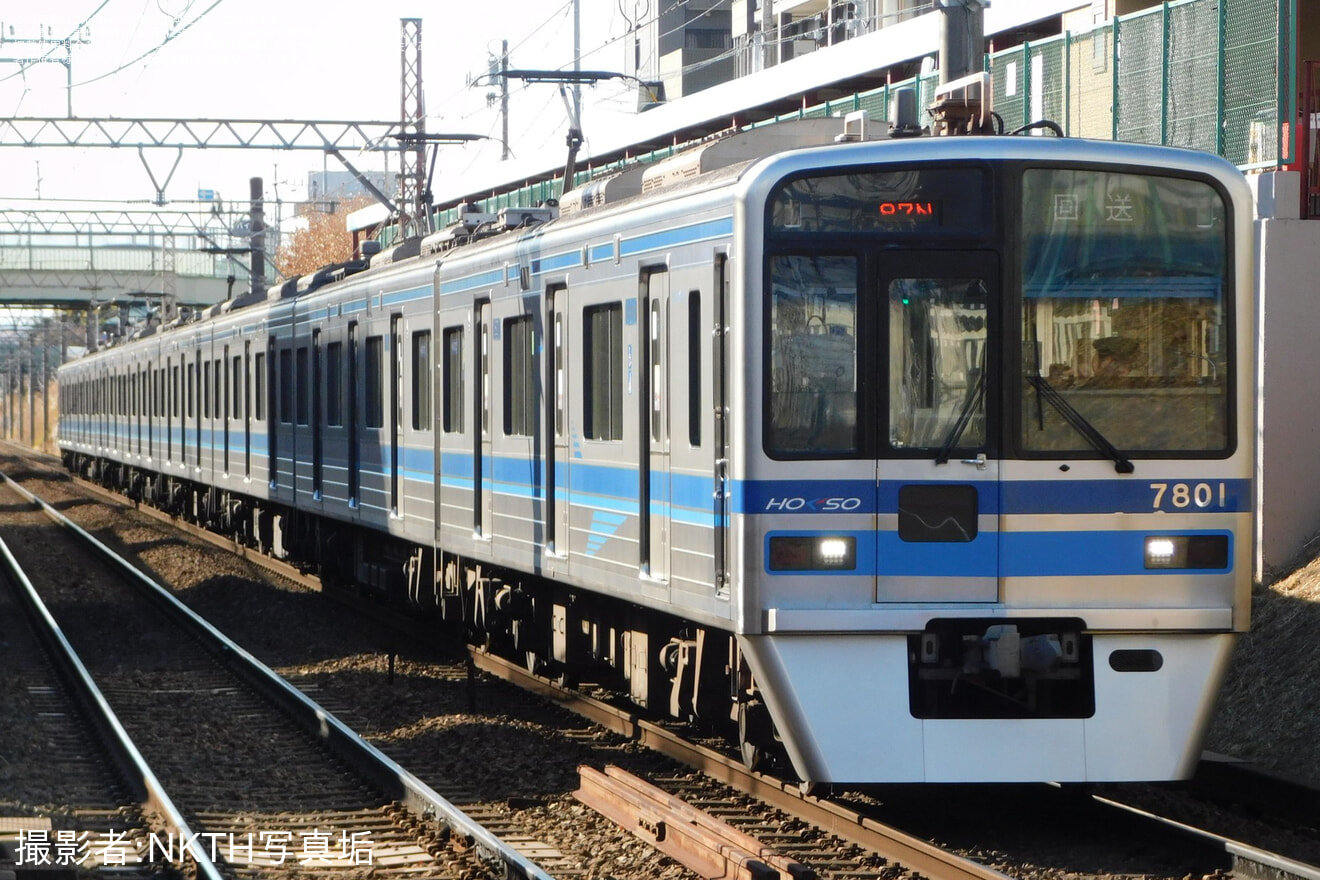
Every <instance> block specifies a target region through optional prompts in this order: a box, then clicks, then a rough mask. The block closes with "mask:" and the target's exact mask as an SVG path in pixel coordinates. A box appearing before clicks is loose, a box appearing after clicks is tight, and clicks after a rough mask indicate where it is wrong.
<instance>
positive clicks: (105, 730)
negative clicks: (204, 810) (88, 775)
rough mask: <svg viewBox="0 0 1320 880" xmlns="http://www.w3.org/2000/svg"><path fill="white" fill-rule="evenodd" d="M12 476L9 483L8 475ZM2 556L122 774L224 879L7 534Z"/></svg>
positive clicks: (209, 877) (200, 863)
mask: <svg viewBox="0 0 1320 880" xmlns="http://www.w3.org/2000/svg"><path fill="white" fill-rule="evenodd" d="M6 481H7V482H8V478H6ZM9 485H10V486H14V487H15V488H18V490H19V492H20V493H22V494H27V493H26V492H25V491H24V490H22V489H21V488H19V487H16V486H15V484H14V483H12V482H10V483H9ZM0 557H3V559H4V568H5V574H6V575H7V576H8V577H9V579H10V580H11V581H12V582H13V584H14V586H15V587H17V590H16V592H17V593H18V595H19V598H20V600H21V601H22V603H23V608H24V610H25V611H26V612H27V614H28V617H29V618H30V619H31V621H32V624H33V629H34V630H35V632H36V634H37V638H38V639H40V640H41V642H42V644H43V646H44V647H45V648H46V654H47V656H49V657H50V659H51V662H52V663H53V664H54V666H55V668H56V671H57V673H58V674H59V676H60V677H61V678H62V679H63V680H64V681H65V684H66V685H67V686H68V687H69V688H70V689H71V691H72V693H73V696H74V699H75V700H76V702H77V703H78V704H79V705H81V706H82V708H83V710H84V711H85V712H86V717H87V718H88V720H89V721H90V722H91V723H92V725H93V726H94V727H96V728H97V732H98V736H99V739H100V742H101V743H102V744H103V745H105V746H106V748H107V749H108V750H109V752H110V754H111V755H112V756H113V759H114V760H115V761H116V763H118V764H119V768H120V775H121V776H123V779H124V781H125V782H126V783H127V784H128V785H129V786H130V787H131V788H132V789H134V796H135V797H137V798H138V799H139V800H140V801H141V802H142V804H143V806H144V807H146V808H147V809H148V810H149V811H152V812H154V814H155V815H156V816H158V817H159V818H160V820H161V822H162V823H163V824H164V825H165V827H166V828H168V829H169V831H170V832H171V833H173V834H177V835H178V840H179V841H180V844H181V847H180V853H181V854H182V852H183V848H184V847H186V848H187V851H188V854H189V855H190V856H191V857H192V861H193V863H194V864H195V865H196V867H197V876H198V877H200V878H204V880H221V878H222V877H223V875H222V874H221V873H220V869H219V868H218V867H217V866H216V864H215V862H214V861H212V860H211V857H210V855H209V854H208V853H207V851H206V848H205V847H204V846H202V844H201V839H200V837H198V835H196V834H194V833H193V831H192V829H191V828H189V827H188V821H187V820H186V819H184V817H183V814H182V813H181V812H179V808H178V807H176V806H175V805H174V801H173V800H172V799H171V798H170V796H169V793H168V792H166V791H165V787H164V786H163V785H162V784H161V782H160V779H159V778H158V777H157V776H156V774H155V772H154V771H153V770H152V769H151V766H150V765H149V764H147V761H146V759H145V758H143V757H142V752H141V751H140V750H139V749H138V747H137V745H136V744H135V743H134V742H133V739H132V738H131V737H130V736H129V735H128V731H126V730H125V729H124V726H123V724H121V723H120V721H119V717H118V716H117V715H116V714H115V711H114V709H112V708H110V703H109V702H108V701H107V700H106V698H105V695H104V694H102V693H101V689H100V688H99V687H97V686H96V682H94V681H93V680H92V677H91V675H90V674H89V673H88V672H87V667H86V666H85V665H84V664H83V662H82V660H81V659H80V658H79V657H78V654H77V652H76V651H74V649H73V646H72V645H71V644H69V640H68V639H67V638H66V637H65V635H64V631H63V630H61V629H60V625H59V624H58V623H56V621H55V618H54V617H53V616H52V615H51V613H50V610H49V609H48V608H47V607H46V603H45V602H43V601H41V596H39V595H38V594H37V590H36V587H34V586H33V585H32V581H31V580H29V579H28V576H27V574H26V573H25V572H24V571H23V567H22V566H21V565H19V564H18V560H17V559H15V558H14V555H13V554H12V553H11V552H10V551H9V545H8V544H6V543H5V542H4V540H3V539H0Z"/></svg>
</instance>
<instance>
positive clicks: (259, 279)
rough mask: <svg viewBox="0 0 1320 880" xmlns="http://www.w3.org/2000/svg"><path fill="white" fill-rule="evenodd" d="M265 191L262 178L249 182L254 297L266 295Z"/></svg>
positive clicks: (250, 257)
mask: <svg viewBox="0 0 1320 880" xmlns="http://www.w3.org/2000/svg"><path fill="white" fill-rule="evenodd" d="M264 189H265V187H264V186H263V185H262V182H261V178H260V177H253V178H250V179H249V180H248V192H249V194H250V196H251V199H252V206H251V208H250V209H249V212H248V233H249V235H250V236H251V239H250V244H249V262H250V263H251V265H252V270H251V272H252V274H251V277H250V280H249V281H248V289H249V290H250V291H251V292H252V294H253V295H254V296H265V295H266V215H265V206H264V202H263V201H262V198H263V196H264Z"/></svg>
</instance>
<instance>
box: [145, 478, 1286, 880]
mask: <svg viewBox="0 0 1320 880" xmlns="http://www.w3.org/2000/svg"><path fill="white" fill-rule="evenodd" d="M120 501H121V502H122V499H120ZM144 512H146V511H145V509H144ZM207 537H208V540H213V541H214V540H216V537H215V536H207ZM219 541H220V543H221V544H222V545H223V544H227V542H224V541H223V539H219ZM263 564H264V561H263ZM275 567H276V568H277V569H280V574H281V575H282V576H284V577H289V578H296V577H298V573H297V572H293V571H289V570H288V569H287V568H283V569H281V567H280V566H278V564H277V565H276V566H275ZM346 600H347V601H350V602H351V601H352V597H346ZM355 607H357V608H358V609H359V611H360V612H361V615H365V614H367V613H369V612H370V613H375V612H379V611H380V609H378V608H374V607H372V606H370V605H369V604H358V605H357V606H355ZM361 615H354V616H355V617H359V618H360V616H361ZM392 625H397V626H401V627H404V628H407V627H412V628H413V630H414V632H415V633H416V634H417V635H418V636H419V637H421V638H426V637H428V636H431V635H433V634H431V633H428V632H426V631H425V629H424V627H419V626H418V625H417V624H416V622H412V621H410V622H399V621H397V620H396V621H394V622H393V623H392ZM472 662H473V664H475V665H477V666H479V667H480V668H481V669H482V670H483V671H484V672H485V673H486V674H487V675H491V676H496V677H500V678H508V679H523V680H526V679H527V676H526V674H525V671H524V670H522V669H521V668H520V667H516V666H514V665H512V664H508V663H506V662H504V661H502V660H500V659H499V658H496V657H492V656H490V655H486V654H483V653H481V652H477V653H475V654H474V655H473V658H472ZM321 683H322V684H324V681H323V680H322V682H321ZM306 684H307V685H308V686H313V687H314V686H317V682H316V681H309V682H307V683H306ZM525 686H526V685H525ZM530 686H531V687H533V688H534V689H536V690H538V691H539V692H540V693H543V694H545V695H547V696H548V697H549V698H550V699H551V700H552V701H553V702H555V703H556V704H559V705H564V706H569V705H570V704H571V705H572V708H573V709H574V711H578V712H583V713H585V714H586V715H587V716H588V717H590V718H591V719H592V720H593V722H595V723H602V724H605V725H607V726H608V727H610V728H611V729H613V730H617V731H619V732H621V733H622V734H623V736H624V737H625V738H626V740H627V742H630V743H635V744H639V745H644V746H647V747H649V748H657V749H659V750H660V751H661V752H662V753H663V754H666V755H672V756H674V757H675V758H676V759H677V760H681V761H682V762H685V763H686V764H688V765H689V766H695V767H699V768H701V769H700V771H699V772H696V771H692V770H688V769H684V768H682V767H678V766H676V765H669V764H663V763H662V764H652V765H651V766H650V767H649V769H647V771H646V775H647V776H648V778H650V779H651V781H652V782H657V783H659V784H661V785H662V786H663V787H664V788H665V789H666V791H669V792H671V793H672V794H675V795H677V796H681V797H684V798H685V799H687V800H688V801H689V802H691V803H694V804H696V805H698V806H701V807H704V808H706V809H708V810H710V811H711V812H714V813H719V814H727V818H728V819H729V821H730V823H731V824H734V825H735V826H737V827H740V828H742V829H744V830H747V831H748V832H749V833H751V834H753V836H756V837H758V838H760V839H765V840H766V841H767V842H773V843H774V844H775V845H776V846H777V847H783V848H785V849H786V851H787V852H788V854H789V855H791V856H792V857H794V858H797V859H799V860H800V861H802V862H805V863H807V864H809V865H811V866H812V867H813V868H816V869H817V870H818V871H819V874H820V876H821V877H824V878H828V877H832V876H838V877H850V878H851V877H894V876H899V875H901V874H903V873H905V872H906V871H916V872H919V873H921V874H922V875H924V876H929V877H934V878H939V877H953V876H958V877H970V876H979V877H986V876H1001V875H1000V874H997V873H996V872H995V871H993V870H990V871H987V870H986V869H985V868H983V867H982V866H980V865H976V864H974V863H973V862H972V861H971V860H970V859H968V858H966V856H968V855H971V856H975V857H976V860H978V861H985V862H989V863H992V864H994V865H995V866H996V867H997V868H999V869H1002V870H1003V871H1005V872H1007V873H1009V874H1012V875H1015V876H1024V877H1036V876H1064V875H1069V876H1079V875H1080V876H1085V875H1088V874H1094V875H1101V874H1114V873H1145V874H1147V875H1149V876H1153V877H1161V876H1169V877H1182V876H1184V875H1185V874H1192V875H1194V876H1195V875H1198V874H1212V873H1216V872H1218V873H1219V874H1221V875H1223V874H1228V873H1231V872H1236V873H1239V874H1241V875H1243V876H1247V875H1250V874H1252V871H1251V870H1249V868H1248V865H1249V864H1250V863H1256V864H1270V863H1275V864H1276V867H1275V868H1272V869H1271V870H1272V871H1274V872H1275V873H1274V874H1273V875H1274V876H1302V877H1305V876H1310V875H1308V874H1307V873H1306V872H1307V871H1308V870H1312V869H1308V867H1307V866H1306V864H1305V863H1304V862H1305V859H1292V860H1287V859H1278V858H1275V857H1271V856H1269V854H1268V853H1264V852H1257V851H1255V850H1252V849H1245V850H1240V851H1239V852H1237V853H1234V852H1231V851H1230V849H1229V847H1230V844H1229V843H1228V842H1227V841H1226V840H1225V839H1224V838H1219V837H1215V836H1212V835H1206V834H1204V833H1198V832H1195V831H1189V830H1186V829H1178V830H1176V831H1175V830H1170V826H1168V825H1167V823H1166V824H1164V825H1162V826H1160V827H1161V828H1162V829H1163V830H1157V829H1156V826H1157V824H1158V823H1156V822H1154V821H1151V820H1149V819H1146V818H1142V817H1140V816H1138V815H1136V814H1132V813H1130V812H1129V813H1126V814H1120V813H1119V812H1118V811H1117V810H1114V809H1113V808H1112V807H1110V806H1109V805H1107V804H1104V803H1101V802H1098V801H1096V800H1094V799H1093V798H1090V797H1084V798H1077V797H1076V796H1075V794H1074V793H1073V792H1063V793H1053V794H1048V793H1036V794H1024V793H1023V789H1024V787H1015V788H1012V789H1011V792H1010V793H1008V794H1003V793H998V792H996V791H995V790H993V789H990V790H988V791H987V790H986V789H985V788H984V787H982V788H978V789H973V790H971V791H963V790H958V789H954V791H955V792H956V793H955V794H953V795H952V800H953V804H952V809H951V804H950V802H949V799H950V794H949V792H950V789H949V788H947V787H937V788H938V791H934V790H932V789H929V788H928V789H925V790H924V791H921V792H910V791H902V790H886V791H879V792H875V791H872V792H838V793H830V794H834V795H835V796H833V797H825V796H820V797H817V796H813V795H804V794H803V793H802V792H801V791H800V790H799V788H798V786H796V785H795V784H791V783H786V782H782V781H778V780H774V779H772V778H770V777H764V776H760V775H758V774H747V773H746V772H745V771H744V770H743V768H742V767H741V765H740V764H739V763H738V762H737V761H736V760H733V759H732V757H731V756H729V755H724V754H720V753H719V752H718V751H716V750H713V749H702V748H701V747H699V746H692V744H690V743H688V744H683V743H682V742H681V739H682V738H681V737H678V736H676V735H675V734H674V733H673V732H672V731H669V730H667V729H666V728H663V727H660V726H657V725H651V724H648V723H647V722H645V721H641V720H639V719H637V718H635V717H633V716H632V715H631V714H630V713H629V712H627V711H623V710H618V709H615V708H613V707H610V706H609V705H607V704H604V703H599V702H595V701H591V700H589V699H585V698H583V697H582V696H581V695H578V694H575V693H571V692H568V691H564V690H563V689H560V688H557V687H555V686H554V685H552V684H550V683H547V682H544V681H538V682H536V683H534V684H531V685H530ZM483 693H484V692H483ZM340 697H341V698H343V699H346V701H347V702H349V703H351V702H353V699H352V698H345V697H344V695H343V694H342V693H341V694H340ZM348 711H349V713H350V714H351V712H352V709H351V708H350V709H349V710H348ZM359 711H361V710H359ZM564 729H565V735H566V738H568V739H572V740H582V741H584V742H585V741H591V740H595V739H598V737H599V735H598V734H594V733H591V732H589V731H587V730H586V729H584V728H582V727H580V726H578V727H574V726H573V725H572V724H567V723H566V724H565V725H564ZM395 745H396V744H395V743H390V744H389V746H390V747H391V750H392V751H393V750H395V749H394V747H395ZM397 745H398V746H399V747H400V749H401V750H403V751H407V748H406V746H407V744H406V743H401V744H397ZM610 748H616V747H614V746H611V747H610ZM627 749H628V747H627V746H625V747H624V748H623V751H625V752H626V751H627ZM597 750H598V752H599V750H600V749H599V747H597ZM405 763H407V764H408V765H409V766H410V767H414V769H417V770H418V773H419V775H422V776H424V777H425V776H429V775H431V774H432V773H433V772H442V771H443V770H444V769H445V768H444V767H437V768H435V770H432V769H431V768H426V769H425V770H423V768H424V767H425V763H426V762H425V761H424V760H417V761H416V762H415V760H414V757H412V756H410V757H409V758H408V760H407V761H406V762H405ZM439 763H441V764H443V763H444V762H443V761H441V762H439ZM602 763H603V762H602ZM634 763H637V762H636V761H634ZM642 763H643V764H645V760H644V759H643V760H642ZM451 769H452V768H451ZM559 787H560V788H563V786H562V784H561V785H560V786H559ZM823 794H824V793H822V795H823ZM1106 794H1112V792H1111V791H1108V790H1107V791H1106ZM457 799H458V800H459V801H464V802H466V801H468V800H476V799H479V796H475V795H474V796H470V797H469V796H465V795H460V796H459V797H458V798H457ZM941 801H942V803H941ZM767 804H770V805H771V806H766V805H767ZM485 809H486V810H487V813H488V814H489V816H490V817H492V818H494V819H497V820H504V821H506V822H507V823H508V827H509V828H510V829H511V830H513V831H514V832H515V833H517V829H518V828H519V827H520V826H519V821H520V817H522V816H524V815H529V814H537V813H539V814H542V818H545V816H546V815H547V814H549V813H553V812H554V811H555V810H556V809H559V810H560V811H561V812H563V811H564V810H563V806H562V803H560V802H559V800H558V799H557V794H556V793H555V792H554V791H551V792H550V793H547V794H543V795H533V796H530V797H527V796H524V795H521V794H518V795H513V796H509V797H507V798H505V801H504V803H503V804H502V805H497V806H495V807H490V806H489V804H488V805H487V806H486V807H485ZM1017 810H1021V811H1022V812H1023V814H1024V819H1025V821H1024V822H1023V823H1022V825H1021V831H1022V834H1023V836H1030V835H1031V832H1032V829H1037V837H1038V838H1039V837H1041V836H1042V835H1046V834H1053V833H1054V832H1055V831H1056V830H1057V827H1058V826H1061V825H1066V824H1068V823H1071V824H1072V825H1074V826H1076V825H1079V824H1081V823H1085V824H1086V825H1087V827H1088V828H1089V830H1090V831H1091V833H1092V836H1097V837H1102V838H1103V837H1105V836H1108V837H1109V838H1111V840H1112V842H1110V843H1108V844H1105V843H1103V842H1102V843H1100V846H1101V847H1103V846H1106V845H1108V846H1110V847H1114V848H1118V847H1123V846H1128V847H1129V848H1131V840H1132V839H1133V837H1134V835H1135V836H1136V837H1137V838H1138V839H1140V840H1142V841H1147V840H1148V841H1151V842H1150V843H1145V842H1143V843H1142V845H1141V846H1139V847H1137V849H1143V848H1145V847H1147V846H1152V847H1160V846H1162V847H1165V848H1166V849H1168V850H1169V851H1170V852H1169V854H1166V855H1164V856H1161V857H1159V859H1163V861H1164V865H1163V866H1162V867H1161V866H1156V867H1154V868H1153V869H1152V867H1151V864H1152V862H1151V857H1150V856H1148V855H1147V854H1145V853H1143V854H1141V855H1139V856H1136V857H1135V858H1136V863H1135V865H1133V864H1132V863H1130V862H1128V861H1123V860H1115V859H1110V860H1105V859H1101V858H1098V857H1097V856H1095V855H1078V854H1076V853H1072V852H1064V853H1059V852H1057V851H1055V850H1053V849H1049V848H1048V847H1043V846H1042V843H1043V841H1042V840H1035V841H1033V842H1031V843H1022V842H1020V841H1015V840H1008V841H1007V842H1005V832H1004V830H1003V827H1002V826H1003V824H1004V823H1003V822H1002V821H1001V823H1000V826H999V827H998V828H996V827H995V826H994V823H993V821H991V820H987V819H985V817H984V814H991V813H996V812H999V813H1005V812H1007V813H1013V812H1014V811H1017ZM1033 810H1034V811H1038V812H1042V813H1049V814H1057V815H1050V816H1031V815H1029V814H1030V813H1031V812H1032V811H1033ZM913 815H915V816H916V818H915V819H914V818H913ZM922 817H925V818H922ZM951 817H952V818H953V819H954V820H955V821H954V822H953V823H952V824H951V822H950V818H951ZM563 818H564V819H565V820H566V821H565V822H564V824H570V823H576V824H587V819H588V817H587V816H585V815H583V814H581V813H577V814H574V815H573V816H571V817H563ZM881 819H889V820H891V821H892V822H893V823H894V824H899V825H903V826H904V827H906V828H908V829H909V830H910V831H912V832H913V833H912V834H909V835H898V836H897V838H898V839H899V840H901V841H903V843H902V845H896V844H895V843H894V842H893V841H894V836H893V835H892V834H889V832H887V831H886V830H884V829H883V828H882V827H881V826H883V825H884V824H885V823H884V822H882V821H880V820H881ZM987 822H988V823H989V830H984V831H978V830H975V829H977V828H983V826H985V825H986V824H987ZM941 823H943V824H941ZM1111 826H1112V827H1111ZM969 828H970V829H973V830H968V829H969ZM1107 828H1109V829H1110V830H1106V829H1107ZM1075 832H1076V829H1075V828H1074V831H1073V833H1075ZM978 834H983V835H984V836H983V837H982V838H981V839H980V840H979V841H978V840H977V839H976V837H977V835H978ZM530 836H531V837H536V836H538V835H537V834H536V833H532V834H531V835H530ZM539 836H542V837H546V836H548V837H550V838H551V839H554V835H553V834H550V835H545V834H540V835H539ZM886 836H888V837H889V841H888V842H886V841H885V840H884V839H883V838H885V837H886ZM1009 837H1011V835H1009ZM987 839H988V840H990V841H992V843H990V844H988V845H987V844H986V843H985V840H987ZM996 839H998V841H999V842H998V843H995V842H993V841H995V840H996ZM930 840H938V841H939V842H940V844H942V845H951V846H952V847H953V848H955V849H958V850H959V852H960V853H961V855H955V856H948V855H947V854H944V853H942V852H941V850H942V849H943V846H935V845H932V844H930V843H929V841H930ZM1156 840H1158V841H1160V842H1158V843H1156V842H1153V841H1156ZM560 841H561V844H562V838H560ZM914 844H915V845H914ZM1302 844H1303V845H1302V848H1301V850H1300V852H1303V853H1305V852H1307V850H1306V846H1307V844H1306V841H1305V840H1304V841H1302ZM904 846H907V847H910V848H909V849H906V850H904V849H903V847H904ZM896 847H897V848H896ZM1064 847H1065V848H1066V847H1067V844H1065V845H1064ZM563 848H564V849H567V847H563ZM1056 849H1057V848H1056ZM1020 852H1025V853H1026V854H1025V855H1021V854H1019V853H1020ZM1142 858H1145V859H1147V861H1146V863H1145V864H1142V863H1141V861H1140V860H1141V859H1142ZM1235 858H1236V859H1237V861H1236V862H1235V861H1234V859H1235ZM1306 858H1309V856H1307V857H1306ZM923 859H929V861H922V860H923ZM1159 859H1156V860H1155V861H1156V862H1158V861H1159ZM571 861H572V859H571V858H570V859H568V860H567V862H571ZM962 863H966V864H965V865H964V864H962ZM578 864H579V865H582V864H586V865H587V871H586V872H587V873H591V872H593V871H594V872H595V873H597V874H603V873H604V872H602V871H601V870H600V866H602V865H610V864H611V862H610V861H609V860H608V859H597V860H596V861H590V860H583V859H582V857H581V856H579V861H578ZM651 864H652V866H654V864H655V863H651ZM660 864H661V865H662V866H663V864H664V863H660ZM900 866H901V867H900ZM629 869H632V870H633V871H635V873H630V870H629ZM565 870H566V873H563V874H561V873H560V872H559V871H556V872H555V873H556V876H569V875H571V874H572V871H571V870H568V869H565ZM964 871H965V873H963V872H964ZM610 874H611V875H612V876H620V877H622V876H656V875H657V872H656V871H655V870H654V867H652V868H651V869H650V870H649V872H648V869H647V868H645V867H643V868H641V869H640V870H638V868H637V866H636V865H635V864H634V865H624V866H622V867H617V866H616V867H615V869H614V870H612V871H611V872H610Z"/></svg>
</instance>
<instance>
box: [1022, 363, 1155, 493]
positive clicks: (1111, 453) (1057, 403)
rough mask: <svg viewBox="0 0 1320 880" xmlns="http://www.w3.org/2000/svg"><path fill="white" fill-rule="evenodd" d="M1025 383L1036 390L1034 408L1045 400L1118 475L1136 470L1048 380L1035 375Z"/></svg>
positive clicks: (1038, 374) (1029, 377) (1029, 376)
mask: <svg viewBox="0 0 1320 880" xmlns="http://www.w3.org/2000/svg"><path fill="white" fill-rule="evenodd" d="M1027 381H1028V382H1030V383H1031V387H1033V388H1035V389H1036V406H1037V407H1039V406H1040V399H1041V398H1042V397H1043V398H1045V400H1047V401H1048V402H1049V404H1050V406H1052V407H1054V408H1055V409H1056V410H1058V411H1059V415H1061V416H1063V420H1064V421H1065V422H1067V423H1068V424H1069V425H1072V427H1073V430H1075V431H1076V432H1077V433H1078V434H1081V435H1082V436H1083V437H1085V438H1086V442H1087V443H1090V444H1091V446H1092V447H1094V448H1095V450H1096V451H1097V452H1101V453H1104V454H1105V455H1106V456H1108V457H1109V458H1110V459H1111V460H1112V461H1113V462H1114V470H1115V471H1117V472H1118V473H1120V474H1130V473H1132V472H1133V471H1134V470H1136V468H1135V467H1134V466H1133V465H1132V462H1131V460H1129V459H1128V458H1127V457H1126V456H1124V455H1123V453H1121V452H1119V451H1118V449H1117V448H1116V447H1115V446H1114V444H1112V443H1110V442H1109V441H1108V440H1107V439H1106V438H1105V435H1104V434H1101V433H1100V431H1099V429H1097V428H1096V426H1095V425H1093V424H1091V423H1090V422H1089V421H1087V420H1086V416H1084V415H1082V414H1081V413H1079V412H1078V411H1077V410H1075V409H1073V405H1072V404H1071V403H1069V402H1068V400H1067V398H1065V397H1064V396H1063V395H1062V394H1060V393H1059V390H1058V389H1057V388H1055V387H1054V386H1053V385H1051V384H1050V383H1049V380H1048V379H1046V378H1045V377H1044V376H1042V375H1040V373H1037V374H1036V375H1034V376H1031V375H1028V376H1027Z"/></svg>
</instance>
